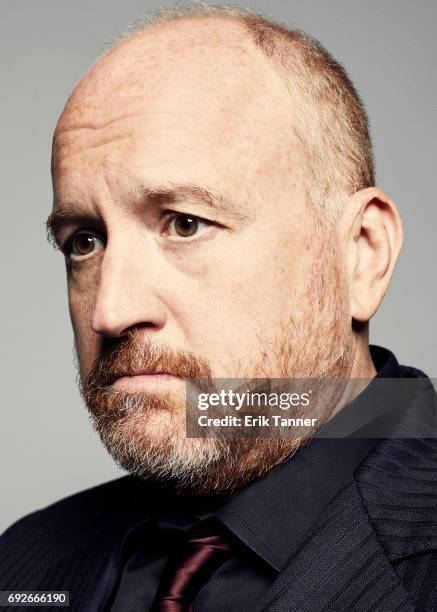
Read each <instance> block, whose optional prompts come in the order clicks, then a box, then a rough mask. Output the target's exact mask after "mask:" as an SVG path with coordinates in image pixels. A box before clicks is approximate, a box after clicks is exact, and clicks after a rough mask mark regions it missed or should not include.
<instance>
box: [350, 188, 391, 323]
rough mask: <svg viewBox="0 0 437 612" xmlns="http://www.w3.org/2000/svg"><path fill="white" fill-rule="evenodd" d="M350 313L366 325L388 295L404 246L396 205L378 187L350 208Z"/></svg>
mask: <svg viewBox="0 0 437 612" xmlns="http://www.w3.org/2000/svg"><path fill="white" fill-rule="evenodd" d="M347 206H348V208H349V212H348V213H347V218H348V220H349V223H348V225H349V230H348V231H347V238H348V240H347V260H348V270H349V274H348V275H349V289H350V290H349V295H350V312H351V315H352V318H353V319H354V321H355V322H358V323H366V322H367V321H368V320H369V319H370V318H371V317H372V316H373V315H374V314H375V312H376V311H377V310H378V308H379V305H380V304H381V302H382V299H383V297H384V295H385V293H386V291H387V288H388V285H389V283H390V279H391V277H392V274H393V270H394V267H395V265H396V262H397V260H398V257H399V253H400V251H401V248H402V243H403V230H402V220H401V217H400V215H399V212H398V209H397V208H396V205H395V204H394V202H393V201H392V200H391V199H390V198H389V197H388V195H387V194H386V193H384V192H383V191H382V190H381V189H378V188H377V187H369V188H368V189H363V190H361V191H358V192H356V193H355V194H354V195H353V196H352V197H351V198H350V200H349V202H348V204H347Z"/></svg>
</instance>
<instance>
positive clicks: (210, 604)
mask: <svg viewBox="0 0 437 612" xmlns="http://www.w3.org/2000/svg"><path fill="white" fill-rule="evenodd" d="M371 355H372V359H373V362H374V364H375V368H376V370H377V372H378V373H377V376H376V378H375V379H374V380H373V381H371V382H370V384H369V385H368V386H367V387H366V389H365V390H364V391H363V392H362V393H361V394H360V395H359V396H358V397H357V398H356V399H355V400H353V401H352V402H351V403H350V404H349V405H347V406H346V407H345V408H343V410H342V411H341V412H340V413H338V415H337V416H336V417H334V419H332V422H333V423H337V424H338V431H340V432H341V435H342V436H345V437H338V435H336V434H334V435H332V437H330V436H331V434H330V433H329V431H330V430H328V433H327V434H326V436H327V437H317V438H315V439H313V440H312V441H311V442H310V443H309V444H308V445H306V446H304V447H302V448H300V449H299V450H298V452H297V453H295V454H294V455H293V456H292V457H291V458H290V459H288V460H286V461H285V462H283V463H282V464H281V465H280V466H278V467H277V468H275V469H273V470H272V471H271V472H270V473H269V474H268V475H267V476H265V477H263V478H261V479H259V480H257V481H255V482H253V483H251V484H250V485H249V486H247V487H246V488H245V489H243V490H242V491H239V492H238V493H235V494H234V495H233V496H232V497H231V498H228V499H223V498H222V499H217V498H216V499H213V498H212V499H208V498H204V499H202V500H199V499H196V498H192V499H190V498H183V497H179V498H178V497H176V496H172V495H171V494H169V495H168V496H167V497H165V496H164V497H163V499H162V500H161V502H160V503H159V504H158V506H154V509H153V508H152V509H151V511H150V514H148V516H147V517H144V519H143V520H140V521H139V522H138V521H137V523H136V524H135V525H134V526H131V527H130V528H129V530H128V531H127V533H126V535H125V538H124V540H123V544H122V555H121V567H120V573H119V580H118V581H117V584H116V585H114V589H113V592H112V595H111V598H110V601H109V602H108V606H107V610H108V611H110V612H139V611H141V610H144V611H147V610H150V608H151V606H152V603H153V600H154V597H155V594H156V591H157V588H158V584H159V580H160V576H161V573H162V571H163V569H164V566H165V564H166V562H167V560H168V558H169V556H170V555H171V554H172V553H174V551H176V550H177V548H178V546H179V544H180V543H181V542H182V541H183V540H184V538H187V537H190V535H191V534H192V533H195V530H198V529H199V528H201V527H202V525H203V524H204V523H205V522H206V521H208V520H211V516H213V517H214V519H215V520H218V521H220V523H221V524H222V525H223V526H224V527H225V530H226V531H227V533H228V535H229V539H230V540H231V544H232V551H233V552H232V556H231V558H230V559H228V560H227V561H226V562H225V563H224V564H223V565H222V566H221V567H219V569H218V570H216V572H215V573H214V574H213V575H212V576H211V578H210V579H209V580H208V582H207V583H206V584H204V585H203V586H202V588H201V589H200V590H199V592H198V594H197V596H196V599H195V603H194V612H206V611H207V612H225V611H226V612H230V611H233V610H238V611H239V612H244V611H246V610H247V611H253V610H254V609H255V608H256V605H257V604H258V602H259V600H260V599H261V597H262V596H263V594H264V592H265V591H266V589H267V588H268V587H269V586H270V585H271V584H272V582H273V581H274V580H275V579H276V578H277V576H278V574H279V573H280V572H281V571H282V570H283V569H284V568H285V566H286V564H287V561H288V559H290V557H291V556H292V555H293V554H294V553H295V552H296V550H297V549H298V547H299V545H300V543H301V542H302V541H303V540H304V538H305V536H306V534H307V533H308V531H309V530H310V529H311V527H312V526H313V525H314V524H315V523H316V522H317V521H318V520H319V519H320V517H321V515H322V514H323V510H324V508H325V507H326V506H327V505H328V504H329V502H330V501H331V500H332V498H333V497H334V496H335V495H336V494H337V493H338V492H339V490H340V489H342V488H343V487H344V486H346V485H347V484H348V483H349V482H351V480H352V479H353V473H354V472H355V470H356V469H357V468H358V466H359V465H360V464H361V463H362V461H363V460H364V459H365V458H366V456H367V455H368V454H369V453H370V451H371V450H372V449H373V448H374V446H375V445H376V444H377V442H378V437H380V436H379V433H378V436H376V437H374V436H373V434H371V435H369V434H368V433H366V428H369V427H370V429H369V431H370V432H372V427H371V426H372V424H373V425H374V424H375V423H379V422H380V421H381V419H382V420H384V417H386V416H387V415H390V412H391V411H392V410H399V409H400V408H402V407H405V408H406V406H407V405H408V398H409V396H408V393H407V391H406V389H405V388H404V387H403V385H401V384H391V385H390V384H388V385H387V386H385V387H384V389H385V392H382V388H381V387H380V386H378V384H377V383H378V381H379V382H380V379H399V378H400V377H401V376H402V374H401V371H400V367H399V364H398V362H397V360H396V358H395V357H394V355H393V354H392V353H390V352H389V351H387V350H385V349H382V348H380V347H375V346H372V347H371ZM357 432H358V433H357ZM202 515H205V516H206V518H203V519H202V518H199V516H200V517H201V516H202Z"/></svg>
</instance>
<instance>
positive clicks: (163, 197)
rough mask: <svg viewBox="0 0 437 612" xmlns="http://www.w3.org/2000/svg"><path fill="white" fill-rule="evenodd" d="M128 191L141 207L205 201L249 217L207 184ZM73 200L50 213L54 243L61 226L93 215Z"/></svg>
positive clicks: (50, 238) (231, 214)
mask: <svg viewBox="0 0 437 612" xmlns="http://www.w3.org/2000/svg"><path fill="white" fill-rule="evenodd" d="M129 195H130V197H131V199H132V201H133V202H134V205H135V206H136V207H139V208H141V209H142V208H143V207H144V206H147V207H152V208H163V207H165V206H169V205H174V204H178V203H183V202H187V201H192V202H194V203H196V202H197V203H200V204H202V205H204V206H205V205H206V206H207V207H208V208H211V209H212V210H214V211H216V212H218V213H222V214H225V215H226V216H228V217H230V218H232V219H234V220H236V221H240V222H243V221H245V220H247V218H248V217H247V215H245V214H243V213H242V212H241V211H238V210H237V209H238V208H239V206H238V205H235V204H234V203H233V202H230V201H228V200H227V199H226V198H225V197H224V196H223V195H222V194H218V193H213V192H212V191H211V190H208V189H206V188H205V187H200V186H197V185H177V186H172V187H168V188H167V187H165V188H154V189H153V188H149V187H146V186H144V185H137V186H136V187H134V188H133V189H132V190H131V191H130V192H129ZM78 208H79V207H78V206H76V205H74V204H66V205H62V204H59V205H57V206H56V207H55V208H54V210H53V211H52V212H51V213H50V215H49V216H48V218H47V221H46V224H45V226H46V233H47V240H48V241H49V242H50V243H51V244H53V246H55V247H58V246H59V234H60V231H61V230H62V228H64V227H65V226H68V225H74V224H76V225H82V224H88V225H89V223H90V220H91V215H90V214H89V213H85V212H83V209H82V211H81V210H80V209H79V210H78Z"/></svg>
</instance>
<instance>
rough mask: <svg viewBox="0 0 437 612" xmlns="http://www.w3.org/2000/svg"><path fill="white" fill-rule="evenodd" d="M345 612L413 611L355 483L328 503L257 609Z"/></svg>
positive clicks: (273, 611) (259, 610)
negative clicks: (332, 611)
mask: <svg viewBox="0 0 437 612" xmlns="http://www.w3.org/2000/svg"><path fill="white" fill-rule="evenodd" d="M347 609H352V610H369V611H372V612H373V611H376V610H384V612H391V611H394V610H402V612H404V611H405V612H406V611H410V610H413V604H412V601H411V599H410V596H409V594H408V592H407V591H406V589H405V587H404V586H403V585H402V583H401V581H400V580H399V578H398V576H397V574H396V572H395V571H394V569H393V567H392V565H391V563H390V562H389V560H388V558H387V556H386V554H385V552H384V549H383V548H382V546H381V544H380V543H379V541H378V539H377V537H376V534H375V531H374V529H373V527H372V524H371V523H370V521H369V517H368V515H367V513H366V511H365V509H364V507H363V504H362V501H361V498H360V495H359V492H358V490H357V486H356V483H355V482H352V483H350V484H349V485H348V486H347V487H346V488H344V489H343V490H342V491H340V492H339V494H338V495H337V496H336V497H335V498H334V499H333V500H332V501H331V503H330V504H329V506H328V507H327V508H326V511H325V512H324V514H323V517H322V519H321V521H320V522H319V524H318V525H317V526H316V527H315V528H314V529H313V530H312V531H311V532H310V533H309V534H308V535H307V537H306V539H305V541H304V542H303V543H302V545H301V547H300V549H299V550H298V551H297V553H296V554H295V555H294V557H293V558H292V559H291V561H290V562H289V564H288V565H287V567H286V568H285V570H284V571H283V572H282V573H281V574H280V576H279V578H278V579H277V580H276V581H275V583H274V584H273V586H272V587H271V588H270V589H269V590H268V591H267V593H266V595H265V597H264V598H263V600H262V601H261V603H260V605H259V606H258V608H257V610H258V612H261V611H264V612H267V611H268V612H275V611H276V612H279V611H280V612H285V611H287V612H292V611H296V612H297V611H299V612H306V611H308V612H317V611H322V610H347Z"/></svg>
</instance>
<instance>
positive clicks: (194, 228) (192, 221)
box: [164, 214, 212, 238]
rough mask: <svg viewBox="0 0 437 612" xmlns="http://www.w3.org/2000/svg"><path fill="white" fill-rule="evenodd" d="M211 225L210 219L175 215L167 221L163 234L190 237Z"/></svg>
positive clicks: (174, 236)
mask: <svg viewBox="0 0 437 612" xmlns="http://www.w3.org/2000/svg"><path fill="white" fill-rule="evenodd" d="M211 225H212V221H207V220H206V219H201V218H200V217H194V216H192V215H184V214H180V215H176V216H173V217H172V218H171V219H170V221H169V222H168V224H167V226H166V229H165V232H164V233H165V235H166V236H169V237H173V238H191V237H192V236H196V235H197V234H199V233H201V232H202V231H203V230H205V229H206V228H207V227H209V226H211Z"/></svg>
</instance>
